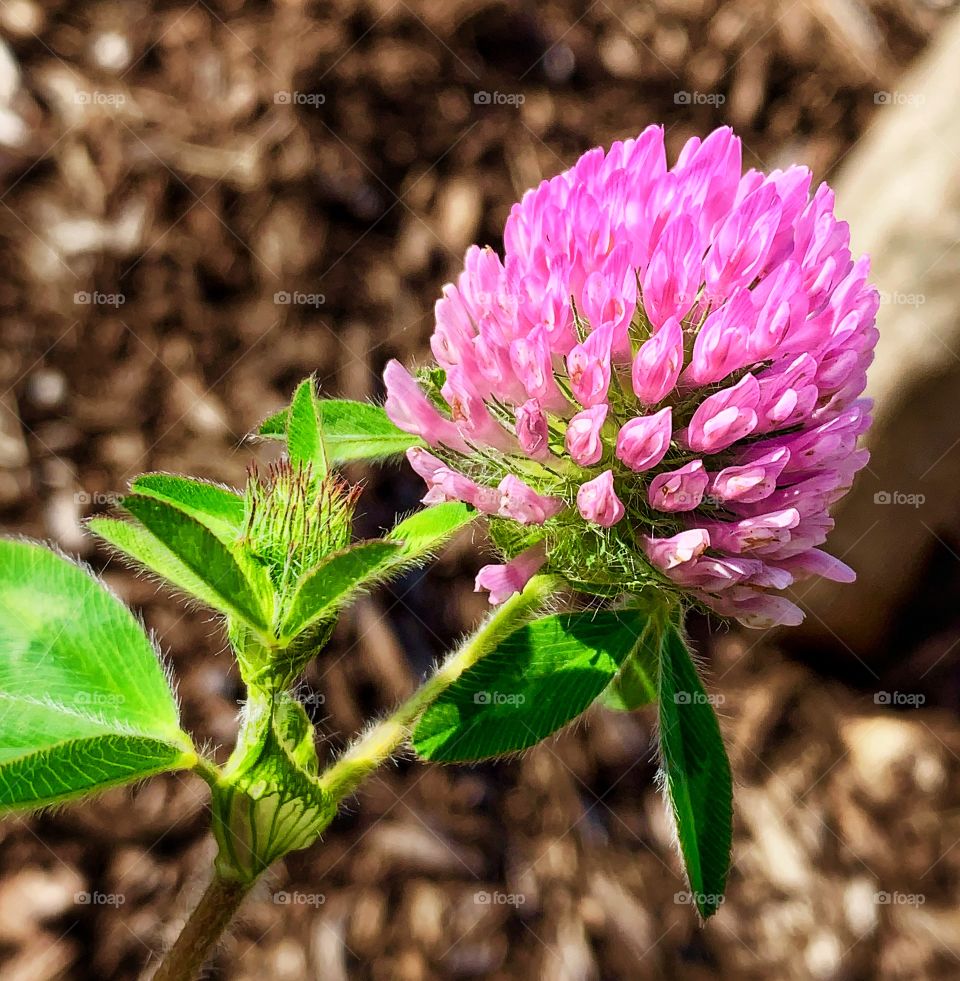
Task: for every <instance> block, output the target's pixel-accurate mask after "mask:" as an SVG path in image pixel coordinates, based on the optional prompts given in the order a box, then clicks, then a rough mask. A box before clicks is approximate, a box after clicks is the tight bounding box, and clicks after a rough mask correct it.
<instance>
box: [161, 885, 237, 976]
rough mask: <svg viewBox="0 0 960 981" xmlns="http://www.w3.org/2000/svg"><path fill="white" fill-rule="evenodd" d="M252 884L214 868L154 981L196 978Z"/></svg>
mask: <svg viewBox="0 0 960 981" xmlns="http://www.w3.org/2000/svg"><path fill="white" fill-rule="evenodd" d="M252 885H253V882H238V881H236V880H233V879H225V878H223V877H222V876H221V875H220V874H219V872H217V871H214V873H213V879H212V880H211V881H210V885H208V886H207V888H206V891H205V892H204V894H203V896H202V897H201V898H200V902H199V903H198V904H197V907H196V909H194V911H193V912H192V913H191V914H190V916H189V917H188V918H187V922H186V924H185V925H184V927H183V932H182V933H181V934H180V936H179V937H177V939H176V942H175V943H174V945H173V946H172V947H171V948H170V950H169V951H167V954H166V956H165V957H164V958H163V962H162V963H161V964H160V967H159V968H158V969H157V973H156V974H154V976H153V981H194V979H195V978H197V977H198V976H199V975H200V972H201V971H202V970H203V965H204V964H205V963H206V961H207V958H208V957H209V956H210V952H211V950H213V948H214V946H215V945H216V944H217V943H218V941H219V940H220V937H221V936H222V935H223V931H224V930H226V928H227V926H228V925H229V923H230V921H231V920H232V919H233V917H234V915H235V914H236V912H237V910H238V909H239V908H240V904H241V903H242V902H243V899H244V897H245V896H246V895H247V893H248V892H249V891H250V888H251V886H252Z"/></svg>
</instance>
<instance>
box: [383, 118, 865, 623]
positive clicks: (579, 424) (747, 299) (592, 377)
mask: <svg viewBox="0 0 960 981" xmlns="http://www.w3.org/2000/svg"><path fill="white" fill-rule="evenodd" d="M663 137H664V134H663V130H662V128H661V127H656V126H653V127H650V128H648V129H646V130H644V131H643V132H642V133H641V134H640V135H639V136H637V137H636V138H634V139H629V140H625V141H623V142H617V143H614V144H613V146H611V147H610V148H609V150H607V151H604V150H602V149H600V148H596V149H594V150H591V151H589V152H588V153H586V154H585V155H584V156H583V157H581V158H580V160H579V161H577V162H576V163H575V164H574V165H573V166H572V167H571V168H570V169H569V170H567V171H564V172H563V173H561V174H558V175H557V176H556V177H553V178H551V179H550V180H545V181H543V182H542V183H541V184H540V185H539V186H538V187H536V188H534V189H532V190H530V191H528V192H527V193H526V194H525V195H524V196H523V199H522V200H521V201H520V202H519V203H517V204H515V205H514V206H513V209H512V211H511V213H510V216H509V218H508V220H507V224H506V227H505V229H504V236H503V239H504V254H503V256H502V257H501V256H500V255H498V254H497V253H496V252H494V251H493V250H492V249H489V248H479V247H476V246H472V247H471V248H470V249H469V250H468V251H467V255H466V259H465V263H464V270H463V272H462V273H461V274H460V276H459V278H458V280H457V282H456V283H454V284H450V285H448V286H446V287H445V288H444V290H443V295H442V297H441V299H440V300H439V301H438V302H437V306H436V329H435V331H434V335H433V337H432V339H431V349H432V351H433V354H434V356H435V358H436V361H437V370H434V371H432V372H430V373H426V374H424V375H423V376H422V378H421V381H420V382H417V381H415V380H414V378H413V377H412V376H411V375H409V374H408V373H407V372H406V371H405V370H404V369H403V368H402V367H401V366H400V365H399V364H397V363H396V362H391V363H390V364H389V365H388V366H387V369H386V372H385V381H386V387H387V403H386V409H387V413H388V414H389V416H390V418H391V419H393V421H394V422H395V423H396V424H397V425H398V426H400V427H401V428H402V429H404V430H406V431H407V432H410V433H415V434H416V435H417V436H419V437H420V438H421V439H423V441H424V442H425V443H426V444H427V446H428V447H429V450H426V449H422V448H420V449H419V450H417V451H411V454H412V455H411V462H412V463H413V465H414V467H415V469H416V470H417V472H418V473H420V474H421V476H422V477H423V478H424V480H425V482H426V484H427V496H426V498H425V499H426V500H427V501H428V502H429V501H443V500H454V499H456V500H461V501H466V502H468V503H470V504H473V505H474V506H475V507H477V508H478V509H480V510H481V511H483V512H484V513H486V514H488V515H490V516H491V518H490V520H491V530H492V531H493V532H494V540H495V541H496V542H497V543H498V544H499V545H500V547H501V550H502V551H504V552H505V554H506V556H507V558H511V557H516V558H519V554H525V552H526V550H527V549H529V548H530V547H531V542H530V533H531V529H532V530H533V531H535V532H536V533H537V534H539V535H541V536H542V537H541V538H540V539H538V546H540V545H542V549H543V554H544V556H545V558H544V562H545V564H546V565H547V567H548V568H549V569H550V571H551V572H553V573H557V574H560V575H564V576H566V577H567V578H568V579H569V580H570V581H571V582H572V583H575V584H579V585H580V586H582V587H583V588H590V587H591V586H594V585H595V586H598V587H599V586H601V585H602V586H604V587H605V588H608V587H609V586H610V585H611V584H613V585H615V586H616V588H621V587H622V589H623V591H624V592H631V591H639V590H642V589H644V588H646V587H649V586H656V587H659V588H661V589H667V590H672V591H674V592H675V593H676V594H678V595H681V596H684V597H686V598H688V599H691V600H693V601H694V602H697V603H699V604H701V605H703V606H706V607H708V608H710V609H713V610H714V611H716V612H717V613H719V614H720V615H722V616H729V617H733V618H736V619H738V620H740V621H741V622H743V623H746V624H749V625H751V626H767V625H770V624H774V623H794V622H797V621H798V620H799V619H800V618H801V617H802V613H801V611H800V610H799V609H798V608H797V607H796V606H795V605H794V604H793V603H792V602H791V601H790V600H789V599H788V598H787V597H785V596H783V595H782V594H781V591H782V590H783V589H785V588H787V587H788V586H790V585H791V584H792V583H794V582H796V581H797V580H799V579H802V578H804V577H807V576H823V577H826V578H829V579H833V580H835V581H838V582H848V581H850V580H851V578H852V577H853V573H852V571H851V570H850V569H849V568H848V567H847V566H845V565H844V564H843V563H842V562H840V561H839V560H837V559H834V558H832V557H831V556H829V554H828V553H826V552H824V551H823V550H822V548H821V546H823V544H824V542H825V541H826V538H827V535H828V533H829V531H830V529H831V528H832V527H833V521H832V519H831V518H830V516H829V508H830V507H831V506H832V505H833V504H834V503H835V502H836V501H837V500H839V498H840V497H842V496H843V494H845V493H846V491H847V490H848V489H849V487H850V485H851V483H852V481H853V478H854V476H855V474H856V473H857V471H859V470H860V469H862V468H863V467H864V466H865V465H866V463H867V459H868V457H867V454H866V451H865V450H862V449H859V448H858V439H859V437H860V436H861V435H862V434H863V433H864V431H865V430H866V428H867V427H868V426H869V422H870V406H869V403H868V402H867V401H866V400H865V399H863V398H862V393H863V390H864V386H865V384H866V369H867V367H868V365H869V364H870V361H871V359H872V357H873V348H874V345H875V344H876V340H877V331H876V327H875V316H876V312H877V307H878V304H879V298H878V294H877V291H876V290H875V289H874V288H873V287H872V286H871V285H870V284H869V283H868V281H867V276H868V267H869V263H868V261H867V260H866V259H865V258H860V259H856V258H855V257H854V256H852V255H851V252H850V243H849V230H848V228H847V225H846V224H845V223H844V222H842V221H840V220H839V219H838V218H837V217H836V216H835V215H834V196H833V192H832V191H831V190H830V188H829V187H827V186H826V185H825V184H822V185H820V186H819V187H818V188H812V186H811V174H810V172H809V171H808V170H807V169H806V168H804V167H789V168H787V169H785V170H776V171H773V172H772V173H769V174H764V173H761V172H758V171H756V170H748V171H746V173H744V172H743V168H742V160H741V147H740V141H739V140H738V139H737V138H736V137H735V136H734V134H733V133H732V131H731V130H730V129H728V128H723V129H718V130H716V131H715V132H713V133H711V134H710V135H709V136H707V137H706V138H705V139H703V140H700V139H696V138H695V139H692V140H690V141H689V142H688V143H687V144H686V146H685V147H684V148H683V150H682V151H681V153H680V155H679V158H678V159H677V161H676V162H675V163H674V164H673V165H672V166H669V165H668V161H667V157H666V153H665V150H664V142H663ZM498 523H500V524H503V526H504V527H503V529H501V530H502V531H503V534H497V527H499V525H498ZM517 526H523V528H521V529H519V531H518V532H517V533H513V532H510V531H509V528H510V527H514V528H516V527H517ZM520 532H522V534H521V533H520ZM509 542H515V543H516V544H514V545H505V544H504V543H509ZM538 554H539V553H538ZM508 566H510V563H509V562H508V563H507V565H506V566H503V567H496V568H501V569H505V568H507V567H508ZM496 575H497V576H500V577H501V578H500V579H499V580H496V582H495V579H494V577H495V573H494V572H484V573H483V578H484V580H485V581H486V580H487V579H489V580H490V582H491V583H494V585H495V588H494V589H493V592H494V593H495V594H497V595H502V594H503V591H504V590H505V589H506V588H507V585H506V584H508V583H509V582H512V581H519V574H518V573H516V572H515V571H513V570H511V572H510V573H509V576H513V577H514V579H507V578H503V577H505V576H508V574H507V573H502V574H501V573H497V574H496ZM498 583H499V585H498ZM501 585H502V588H501Z"/></svg>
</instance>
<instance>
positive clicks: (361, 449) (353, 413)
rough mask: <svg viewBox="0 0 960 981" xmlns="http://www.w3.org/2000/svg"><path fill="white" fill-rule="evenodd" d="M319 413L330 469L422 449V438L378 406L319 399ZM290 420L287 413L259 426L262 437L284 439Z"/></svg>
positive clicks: (271, 418) (272, 417) (284, 411)
mask: <svg viewBox="0 0 960 981" xmlns="http://www.w3.org/2000/svg"><path fill="white" fill-rule="evenodd" d="M317 411H318V413H319V417H320V425H321V427H322V430H323V438H324V443H325V444H326V448H327V462H328V464H329V465H330V466H331V467H333V466H337V465H338V464H341V463H348V462H349V461H351V460H386V459H389V458H390V457H394V456H400V455H401V454H403V453H405V452H406V451H407V450H408V449H409V448H410V447H411V446H422V445H423V440H421V439H420V437H419V436H413V435H411V434H410V433H405V432H404V431H403V430H402V429H400V428H398V427H397V426H395V425H394V424H393V423H392V422H391V421H390V419H389V418H388V416H387V413H386V412H385V411H384V410H383V408H382V407H381V406H379V405H371V404H369V403H368V402H351V401H349V400H347V399H318V400H317ZM287 416H288V410H287V409H284V410H283V411H281V412H278V413H276V414H275V415H272V416H270V417H269V418H268V419H267V420H266V421H265V422H264V423H263V424H262V425H261V426H260V429H259V435H260V436H267V437H273V438H278V439H283V438H284V437H285V436H286V434H287Z"/></svg>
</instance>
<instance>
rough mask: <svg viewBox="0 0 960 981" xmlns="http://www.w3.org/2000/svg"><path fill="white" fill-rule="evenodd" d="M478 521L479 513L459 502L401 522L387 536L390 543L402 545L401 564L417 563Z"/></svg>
mask: <svg viewBox="0 0 960 981" xmlns="http://www.w3.org/2000/svg"><path fill="white" fill-rule="evenodd" d="M476 517H477V512H476V511H474V510H473V508H471V507H468V506H467V505H466V504H462V503H460V501H447V502H445V503H443V504H434V505H432V506H431V507H428V508H424V509H423V510H422V511H417V512H416V514H412V515H410V517H409V518H406V519H405V520H404V521H401V522H400V523H399V524H398V525H396V526H395V527H394V528H393V530H392V531H391V532H390V533H389V534H388V535H387V540H389V541H396V542H400V543H402V548H401V550H400V552H399V553H398V554H397V559H398V560H400V561H403V562H406V561H409V560H411V559H418V558H421V557H422V556H425V555H429V554H430V553H431V552H433V551H435V550H436V549H438V548H440V546H441V545H443V543H444V542H446V541H447V540H448V539H449V538H451V537H453V535H454V534H456V532H458V531H459V530H460V529H461V528H465V527H466V526H467V525H468V524H470V522H471V521H473V520H475V519H476Z"/></svg>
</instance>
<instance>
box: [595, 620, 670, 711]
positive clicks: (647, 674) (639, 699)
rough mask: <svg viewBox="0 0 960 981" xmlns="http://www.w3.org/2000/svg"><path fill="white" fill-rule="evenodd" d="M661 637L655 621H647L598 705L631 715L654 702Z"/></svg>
mask: <svg viewBox="0 0 960 981" xmlns="http://www.w3.org/2000/svg"><path fill="white" fill-rule="evenodd" d="M662 637H663V632H662V630H661V628H660V625H659V622H658V620H657V619H655V618H650V619H648V620H647V622H646V623H645V624H644V627H643V632H642V633H641V634H640V637H639V638H638V639H637V642H636V646H635V647H634V649H633V650H632V651H631V652H630V654H629V656H628V657H627V659H626V660H625V661H624V662H623V666H622V667H621V668H620V671H619V672H618V673H617V676H616V677H615V678H614V679H613V681H611V682H610V684H609V686H608V687H607V688H606V690H605V691H604V692H603V694H602V695H601V696H600V699H599V701H600V704H601V705H603V706H605V707H606V708H608V709H613V710H614V711H616V712H632V711H634V710H635V709H638V708H643V706H645V705H652V704H653V703H654V702H656V700H657V689H658V675H659V672H660V642H661V639H662Z"/></svg>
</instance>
